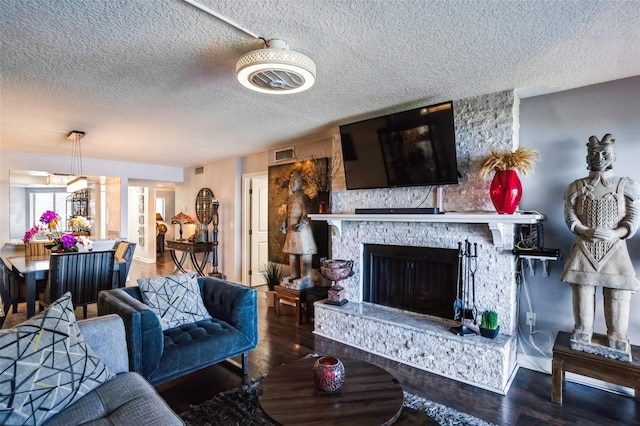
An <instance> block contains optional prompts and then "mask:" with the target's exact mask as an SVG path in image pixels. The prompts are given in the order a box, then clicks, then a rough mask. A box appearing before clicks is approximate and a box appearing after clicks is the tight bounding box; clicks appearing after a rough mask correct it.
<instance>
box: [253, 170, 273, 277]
mask: <svg viewBox="0 0 640 426" xmlns="http://www.w3.org/2000/svg"><path fill="white" fill-rule="evenodd" d="M268 202H269V191H268V188H267V178H266V177H254V178H252V179H251V229H250V237H251V273H250V275H249V277H250V280H251V282H250V285H251V286H252V287H253V286H256V285H261V284H264V279H263V278H262V275H261V274H260V270H261V269H262V268H264V266H265V265H266V264H267V262H268V261H269V249H268V247H267V230H268V220H267V217H268V210H267V203H268Z"/></svg>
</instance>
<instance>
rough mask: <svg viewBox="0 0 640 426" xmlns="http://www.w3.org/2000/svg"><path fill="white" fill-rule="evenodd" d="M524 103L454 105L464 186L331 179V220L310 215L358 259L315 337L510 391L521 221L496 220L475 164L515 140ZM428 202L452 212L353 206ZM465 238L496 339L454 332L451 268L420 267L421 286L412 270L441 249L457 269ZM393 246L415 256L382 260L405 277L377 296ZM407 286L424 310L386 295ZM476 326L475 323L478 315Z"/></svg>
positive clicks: (480, 301)
mask: <svg viewBox="0 0 640 426" xmlns="http://www.w3.org/2000/svg"><path fill="white" fill-rule="evenodd" d="M517 106H518V100H517V98H516V97H515V95H514V93H513V92H511V91H509V92H501V93H497V94H491V95H486V96H481V97H477V98H472V99H466V100H462V101H456V102H454V110H455V123H456V141H457V156H458V169H459V171H460V172H461V174H462V175H463V178H462V179H461V180H460V184H459V185H451V186H447V187H445V188H444V189H442V190H439V191H437V192H438V197H436V196H434V194H432V191H431V190H429V189H428V188H419V187H417V188H394V189H380V190H376V189H373V190H353V191H347V190H340V189H339V188H338V189H336V186H339V185H336V182H334V186H333V192H332V200H331V207H332V213H333V215H330V216H334V217H333V218H330V217H329V216H324V217H323V216H322V215H318V217H313V216H315V215H310V216H312V219H313V220H327V221H329V223H331V224H332V225H334V226H333V232H332V237H331V257H332V258H334V259H350V260H353V261H354V275H353V276H352V277H350V278H348V279H346V280H344V281H341V285H342V286H343V287H344V288H345V292H346V296H345V297H346V298H347V299H348V300H349V303H347V304H346V305H344V306H334V305H329V304H325V303H322V302H318V303H316V305H315V330H314V332H315V333H316V334H319V335H322V336H324V337H327V338H330V339H333V340H336V341H339V342H342V343H345V344H347V345H351V346H354V347H358V348H360V349H364V350H366V351H368V352H371V353H374V354H377V355H381V356H383V357H386V358H389V359H393V360H396V361H398V362H401V363H404V364H408V365H411V366H414V367H417V368H420V369H423V370H426V371H430V372H432V373H435V374H439V375H442V376H445V377H449V378H452V379H455V380H458V381H461V382H465V383H469V384H472V385H474V386H478V387H481V388H485V389H489V390H492V391H494V392H498V393H501V394H506V392H507V391H508V389H509V386H510V384H511V381H512V379H513V377H514V376H515V372H516V369H517V365H516V345H517V337H516V321H517V297H516V296H517V284H516V280H515V261H514V260H515V259H514V257H513V254H512V253H511V250H510V248H511V244H512V238H513V235H512V232H513V227H514V226H515V223H518V222H514V221H510V220H512V219H513V220H517V219H518V218H514V217H512V216H508V217H505V216H501V219H502V220H504V221H505V223H502V222H501V221H500V220H498V219H496V217H497V216H499V215H496V214H495V210H494V209H493V207H492V206H491V203H490V200H489V198H488V182H485V181H483V180H482V179H480V178H479V177H478V175H477V172H475V170H476V169H477V164H478V162H479V161H480V159H481V158H482V157H483V156H484V155H486V154H488V153H489V152H490V150H491V148H492V147H494V148H497V149H499V150H503V149H512V148H513V147H515V146H517ZM334 146H339V144H337V143H334ZM433 192H434V193H435V191H433ZM429 197H431V202H429V201H428V200H429ZM425 200H426V201H427V203H425V204H424V205H423V206H427V207H428V206H438V207H441V210H444V211H446V212H448V213H447V214H444V215H426V216H422V217H420V216H418V217H411V218H408V219H404V218H400V217H398V216H397V215H372V216H371V217H369V216H367V215H354V214H352V212H353V209H354V208H366V207H374V208H381V207H416V206H418V205H420V204H421V203H423V202H425ZM451 212H456V213H451ZM478 212H479V213H478ZM534 220H535V219H534ZM529 223H531V222H529ZM465 240H469V242H471V243H472V244H473V243H476V244H477V247H478V265H477V271H476V274H475V287H476V289H475V290H476V291H475V305H476V306H477V309H478V311H479V312H482V311H483V310H487V309H491V310H494V311H496V312H498V314H499V325H500V329H501V332H500V334H499V335H498V337H497V338H495V339H493V340H492V339H487V338H484V337H481V336H480V335H477V336H458V335H456V334H454V333H453V332H451V331H450V328H451V327H453V326H457V325H459V324H460V323H459V322H458V321H454V320H453V304H452V303H451V301H450V298H451V297H452V296H451V293H448V294H447V292H446V290H445V289H446V285H444V284H442V283H441V282H440V278H441V276H445V278H442V280H443V282H444V281H446V280H449V281H450V280H451V279H453V282H454V289H455V280H456V276H455V273H453V274H452V272H451V270H449V272H447V268H446V267H445V266H442V265H436V266H435V267H427V266H425V265H419V267H420V268H422V269H421V270H420V273H419V276H420V279H418V280H417V282H415V281H416V280H413V278H411V276H410V275H411V274H415V270H414V271H410V270H405V269H406V268H409V269H410V267H411V265H410V264H411V261H410V260H407V258H412V257H417V258H418V259H419V258H420V256H421V255H420V254H419V253H420V252H422V251H423V250H425V249H427V251H432V250H434V251H435V252H436V253H437V252H438V251H440V252H441V253H440V254H437V255H436V256H440V257H441V258H442V259H445V261H444V263H446V262H447V261H448V262H451V261H453V262H454V265H453V266H454V269H453V271H455V270H456V269H455V268H456V262H457V248H458V243H459V242H464V241H465ZM394 246H402V247H404V249H403V250H405V252H403V253H405V254H406V251H407V250H408V252H409V254H408V255H406V256H405V255H404V254H403V255H401V256H400V257H403V256H404V258H403V259H400V260H398V259H397V256H396V259H395V260H392V261H391V263H387V264H385V265H382V268H383V269H384V271H383V281H384V280H387V281H388V280H390V279H391V278H390V277H393V279H394V280H395V279H397V278H398V277H399V278H401V282H400V283H392V286H391V288H392V290H389V289H387V290H384V291H382V294H375V292H376V291H377V290H372V287H371V284H370V278H371V274H372V272H371V271H372V265H371V249H372V248H374V249H380V250H382V252H383V254H385V255H386V253H385V251H386V250H387V249H388V247H392V248H393V247H394ZM385 247H386V248H385ZM452 254H453V258H452V257H451V256H452ZM374 257H375V256H374ZM382 257H385V256H382ZM392 257H393V256H392ZM446 259H448V260H446ZM375 262H376V260H374V263H375ZM436 263H438V262H436ZM441 263H442V262H441ZM365 264H366V267H365ZM441 266H442V268H441ZM413 267H415V263H414V264H413ZM385 268H386V269H385ZM429 268H431V269H429ZM384 274H386V275H384ZM403 274H404V278H406V279H404V278H403ZM447 275H448V277H446V276H447ZM425 276H431V277H432V278H429V279H426V278H424V277H425ZM408 283H409V284H410V285H415V287H414V288H413V289H412V290H411V291H413V292H414V295H415V294H418V295H419V297H420V298H421V299H422V303H420V304H418V305H419V306H418V308H417V309H416V308H415V307H414V306H411V305H412V301H409V300H406V299H405V300H402V299H398V300H399V301H398V300H395V299H394V297H391V296H390V295H389V294H385V291H386V292H389V291H391V292H395V291H396V290H397V288H396V287H397V286H403V285H409V284H408ZM449 290H451V287H449ZM391 299H394V300H391ZM436 299H437V300H436ZM396 302H397V303H396ZM436 305H437V306H439V307H438V308H435V306H436ZM478 325H479V324H478ZM469 326H471V327H475V326H474V325H473V322H472V321H471V323H470V324H469ZM476 329H477V328H476Z"/></svg>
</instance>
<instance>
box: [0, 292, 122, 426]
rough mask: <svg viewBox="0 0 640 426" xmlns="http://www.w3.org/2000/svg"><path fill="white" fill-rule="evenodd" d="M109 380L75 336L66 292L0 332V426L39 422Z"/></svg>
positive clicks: (77, 331)
mask: <svg viewBox="0 0 640 426" xmlns="http://www.w3.org/2000/svg"><path fill="white" fill-rule="evenodd" d="M113 377H115V374H114V373H113V372H111V370H110V369H108V368H107V367H106V366H105V365H104V363H103V362H102V361H101V360H100V358H99V357H98V356H97V355H96V354H95V353H94V352H93V350H92V349H91V348H90V347H89V346H88V345H87V344H86V342H85V340H84V338H83V337H82V335H81V334H80V329H79V328H78V324H77V323H76V318H75V315H74V313H73V303H72V300H71V293H66V294H65V295H63V296H62V297H61V298H60V299H58V300H56V301H55V302H53V303H52V304H51V305H50V306H49V308H48V309H47V310H45V311H44V312H42V313H40V314H39V315H37V316H35V317H33V318H31V319H30V320H28V321H26V322H24V323H22V324H20V325H18V326H16V327H15V328H13V329H7V330H2V331H0V395H2V396H1V397H0V423H1V424H41V423H43V422H44V421H46V420H47V419H48V418H50V417H52V416H53V415H55V414H56V413H58V412H60V411H62V410H63V409H64V408H65V407H68V406H69V405H71V404H73V403H74V402H75V401H77V400H78V399H80V398H81V397H82V396H83V395H85V394H87V393H89V392H90V391H91V390H93V389H94V388H97V387H98V386H100V385H101V384H102V383H104V382H106V381H108V380H110V379H111V378H113Z"/></svg>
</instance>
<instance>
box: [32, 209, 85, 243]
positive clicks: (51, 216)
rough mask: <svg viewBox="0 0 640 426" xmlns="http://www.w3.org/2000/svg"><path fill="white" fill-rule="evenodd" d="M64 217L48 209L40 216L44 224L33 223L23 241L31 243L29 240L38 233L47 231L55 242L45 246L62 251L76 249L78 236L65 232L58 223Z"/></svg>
mask: <svg viewBox="0 0 640 426" xmlns="http://www.w3.org/2000/svg"><path fill="white" fill-rule="evenodd" d="M61 219H62V218H61V217H60V215H59V214H58V213H56V212H54V211H51V210H47V211H45V212H44V213H42V216H40V222H41V223H42V225H33V226H32V227H31V229H29V230H28V231H27V232H25V233H24V237H23V239H22V241H23V242H24V243H25V245H26V244H29V241H31V240H32V239H33V237H35V236H36V235H38V234H41V233H45V234H47V235H48V236H49V238H50V239H51V240H53V243H51V244H48V245H46V246H45V247H47V248H49V249H51V248H54V247H57V248H58V250H62V251H76V250H77V247H76V237H75V236H74V235H73V234H70V233H67V234H65V233H63V232H62V231H61V230H60V229H59V227H58V225H59V224H60V220H61Z"/></svg>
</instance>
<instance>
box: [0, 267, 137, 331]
mask: <svg viewBox="0 0 640 426" xmlns="http://www.w3.org/2000/svg"><path fill="white" fill-rule="evenodd" d="M7 260H8V261H9V263H10V264H11V269H12V270H13V271H14V272H15V273H17V274H20V275H22V276H23V277H24V281H25V286H26V290H27V291H26V300H27V318H31V317H32V316H34V315H35V313H36V298H37V296H38V295H37V290H36V282H37V281H38V280H43V279H45V278H46V277H47V273H48V272H49V260H50V256H49V255H39V256H10V257H7ZM113 272H114V274H118V281H117V282H119V283H126V282H127V261H126V260H125V259H123V258H121V257H116V258H115V262H114V264H113Z"/></svg>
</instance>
